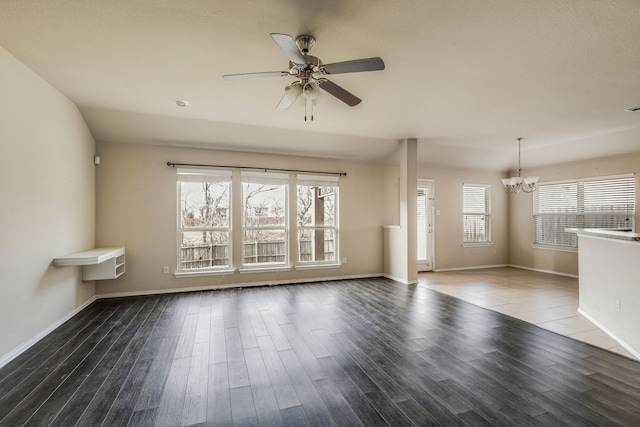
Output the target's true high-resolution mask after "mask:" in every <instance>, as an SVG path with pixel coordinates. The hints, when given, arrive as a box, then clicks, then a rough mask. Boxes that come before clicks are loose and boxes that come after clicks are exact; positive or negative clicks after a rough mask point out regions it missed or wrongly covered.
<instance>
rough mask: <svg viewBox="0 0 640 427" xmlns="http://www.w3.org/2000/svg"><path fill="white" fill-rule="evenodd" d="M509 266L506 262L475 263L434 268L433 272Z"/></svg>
mask: <svg viewBox="0 0 640 427" xmlns="http://www.w3.org/2000/svg"><path fill="white" fill-rule="evenodd" d="M500 267H509V265H508V264H495V265H475V266H473V267H451V268H436V269H434V270H433V271H434V272H435V273H441V272H444V271H462V270H480V269H483V268H500Z"/></svg>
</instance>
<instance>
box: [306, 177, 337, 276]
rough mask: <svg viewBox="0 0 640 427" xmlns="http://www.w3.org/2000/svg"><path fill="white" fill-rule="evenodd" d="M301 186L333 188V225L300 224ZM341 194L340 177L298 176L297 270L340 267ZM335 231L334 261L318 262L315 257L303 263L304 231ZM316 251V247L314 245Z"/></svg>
mask: <svg viewBox="0 0 640 427" xmlns="http://www.w3.org/2000/svg"><path fill="white" fill-rule="evenodd" d="M301 186H304V187H332V188H333V200H334V202H333V218H334V220H333V225H325V224H322V225H317V224H314V225H303V224H301V223H300V216H299V215H300V212H299V204H298V190H299V188H300V187H301ZM339 194H340V180H339V178H338V176H327V175H311V174H298V175H296V192H295V202H296V203H295V207H296V209H295V214H296V218H295V220H296V222H295V226H296V230H295V234H296V235H295V241H296V249H297V250H296V268H306V267H313V266H335V265H340V252H339V247H340V244H339V243H340V239H339V232H340V227H339V220H340V216H339V206H338V205H339V203H338V201H339ZM305 230H306V231H313V232H317V231H327V230H329V231H333V239H334V241H333V253H334V259H332V260H316V259H315V258H316V257H315V256H313V257H312V259H311V260H309V261H303V260H302V259H301V256H302V254H301V250H300V247H301V239H300V233H301V232H302V231H305ZM312 246H313V248H314V250H315V245H312Z"/></svg>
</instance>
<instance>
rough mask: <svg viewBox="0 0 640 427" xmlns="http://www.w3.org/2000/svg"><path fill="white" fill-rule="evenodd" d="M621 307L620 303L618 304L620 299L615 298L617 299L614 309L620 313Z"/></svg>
mask: <svg viewBox="0 0 640 427" xmlns="http://www.w3.org/2000/svg"><path fill="white" fill-rule="evenodd" d="M621 309H622V307H621V304H620V300H619V299H617V300H616V311H617V312H618V313H620V310H621Z"/></svg>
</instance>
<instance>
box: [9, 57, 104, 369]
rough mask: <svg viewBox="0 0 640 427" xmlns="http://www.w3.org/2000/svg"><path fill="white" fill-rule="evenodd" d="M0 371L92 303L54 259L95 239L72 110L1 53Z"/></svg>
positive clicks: (91, 199) (83, 147) (77, 120)
mask: <svg viewBox="0 0 640 427" xmlns="http://www.w3.org/2000/svg"><path fill="white" fill-rule="evenodd" d="M0 76H2V78H0V93H1V94H2V96H0V121H1V125H0V174H1V176H2V179H0V194H2V202H1V203H0V236H1V238H0V242H1V245H0V364H1V363H2V361H3V360H6V359H7V358H10V357H11V356H12V355H14V354H15V353H16V352H18V351H20V349H23V348H24V346H25V345H28V344H29V343H30V342H31V340H32V339H33V338H35V337H36V336H38V335H39V334H40V333H41V332H43V331H45V330H47V329H48V328H49V327H50V326H52V325H54V324H55V323H56V322H58V321H60V320H61V319H63V318H65V316H67V315H69V314H70V313H72V312H73V311H74V309H76V308H77V307H79V306H81V305H83V303H85V302H87V301H88V300H90V299H91V298H92V297H93V296H94V291H95V290H94V284H93V282H88V283H84V282H82V281H81V280H80V271H79V269H78V268H77V267H63V268H60V267H53V266H52V265H51V261H52V259H53V258H54V257H56V256H62V255H66V254H69V253H72V252H76V251H80V250H83V249H87V248H91V247H93V246H94V238H95V175H94V165H93V154H94V148H95V143H94V141H93V138H92V136H91V134H90V133H89V131H88V129H87V126H86V125H85V123H84V121H83V120H82V117H81V115H80V113H79V112H78V110H77V108H76V106H75V105H74V104H73V103H72V102H71V101H69V100H68V99H67V98H65V97H64V96H62V95H61V94H60V93H59V92H58V91H57V90H55V89H54V88H53V87H51V85H49V84H48V83H46V82H45V81H43V80H42V79H41V78H40V77H38V76H37V75H35V74H34V73H33V72H32V71H30V70H29V69H28V68H26V67H25V66H24V65H23V64H22V63H20V62H19V61H18V60H17V59H16V58H14V57H13V56H11V55H10V54H9V53H8V52H7V51H6V50H4V49H2V48H0Z"/></svg>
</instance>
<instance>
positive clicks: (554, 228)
mask: <svg viewBox="0 0 640 427" xmlns="http://www.w3.org/2000/svg"><path fill="white" fill-rule="evenodd" d="M533 224H534V244H535V245H538V246H557V247H565V248H577V245H578V241H577V236H576V234H575V233H567V232H565V231H564V230H565V229H566V228H607V229H618V230H633V228H634V224H635V176H634V175H633V174H625V175H616V176H609V177H594V178H585V179H577V180H572V181H561V182H549V183H539V184H538V191H537V192H536V193H534V205H533Z"/></svg>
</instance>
